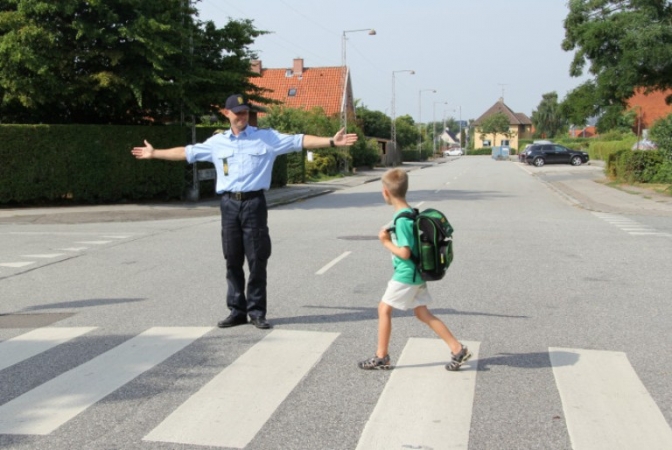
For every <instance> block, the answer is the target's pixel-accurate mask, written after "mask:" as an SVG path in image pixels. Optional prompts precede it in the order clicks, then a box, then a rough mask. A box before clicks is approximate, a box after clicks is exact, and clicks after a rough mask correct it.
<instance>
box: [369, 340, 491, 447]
mask: <svg viewBox="0 0 672 450" xmlns="http://www.w3.org/2000/svg"><path fill="white" fill-rule="evenodd" d="M464 344H465V345H467V346H468V347H469V349H470V350H471V353H472V354H473V356H472V359H471V360H470V362H467V363H466V364H465V365H464V366H462V368H461V369H460V370H459V371H458V372H448V371H446V370H445V369H444V365H445V364H446V363H447V362H448V360H449V355H450V350H449V349H448V347H447V346H446V344H445V343H444V342H443V341H442V340H440V339H420V338H411V339H409V340H408V342H407V344H406V347H404V350H403V352H402V354H401V356H400V358H399V363H398V364H397V366H396V367H395V368H394V370H393V371H392V374H391V375H390V379H389V381H388V382H387V384H386V385H385V389H384V390H383V393H382V394H381V397H380V399H379V400H378V403H377V404H376V407H375V409H374V410H373V413H372V414H371V417H370V418H369V421H368V422H367V423H366V426H365V427H364V431H363V433H362V436H361V438H360V440H359V444H358V445H357V449H358V450H374V449H380V450H388V449H407V448H408V449H410V448H418V449H430V448H432V449H439V448H440V449H453V448H461V449H465V448H467V447H468V445H469V429H470V427H471V412H472V406H473V400H474V392H475V388H476V359H477V358H478V349H479V345H480V344H479V343H478V342H465V343H464ZM448 405H450V407H448Z"/></svg>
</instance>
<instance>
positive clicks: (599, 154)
mask: <svg viewBox="0 0 672 450" xmlns="http://www.w3.org/2000/svg"><path fill="white" fill-rule="evenodd" d="M635 142H637V136H635V135H633V134H630V135H629V136H627V137H625V138H622V139H621V140H617V141H610V140H605V139H599V140H596V139H594V140H591V141H590V144H589V145H588V150H587V151H588V154H589V155H590V159H600V160H602V161H607V160H608V159H609V155H611V154H613V153H618V152H620V151H622V150H628V151H630V149H631V148H632V146H633V145H634V144H635Z"/></svg>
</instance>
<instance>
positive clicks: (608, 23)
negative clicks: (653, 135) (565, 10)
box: [562, 0, 672, 107]
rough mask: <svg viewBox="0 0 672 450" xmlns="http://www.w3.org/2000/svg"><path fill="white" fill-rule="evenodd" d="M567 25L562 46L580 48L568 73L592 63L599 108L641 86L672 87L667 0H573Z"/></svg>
mask: <svg viewBox="0 0 672 450" xmlns="http://www.w3.org/2000/svg"><path fill="white" fill-rule="evenodd" d="M564 26H565V39H564V40H563V42H562V48H563V50H565V51H576V53H575V55H574V60H573V61H572V64H571V66H570V75H572V76H580V75H582V74H583V71H584V68H585V66H586V64H587V63H589V65H590V66H589V72H590V73H591V74H592V75H593V76H594V80H592V81H591V82H592V83H593V84H594V87H595V98H596V99H597V100H598V103H597V104H598V105H599V106H603V107H607V106H613V105H623V104H624V103H625V101H626V100H627V99H628V98H630V97H631V96H632V95H633V94H634V91H635V89H636V88H639V87H641V88H644V89H645V90H647V91H654V90H665V89H667V88H670V87H672V76H671V74H672V4H671V3H670V2H669V1H663V0H570V1H569V14H568V15H567V18H566V19H565V22H564ZM670 100H672V97H668V102H669V101H670Z"/></svg>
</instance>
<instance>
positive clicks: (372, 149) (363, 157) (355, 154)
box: [350, 135, 380, 167]
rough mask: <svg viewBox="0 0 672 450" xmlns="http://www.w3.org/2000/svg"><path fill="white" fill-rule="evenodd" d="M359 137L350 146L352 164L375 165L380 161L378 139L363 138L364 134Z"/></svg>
mask: <svg viewBox="0 0 672 450" xmlns="http://www.w3.org/2000/svg"><path fill="white" fill-rule="evenodd" d="M359 137H360V140H358V141H357V142H356V143H355V145H353V146H352V147H351V148H350V155H351V156H352V165H353V166H354V167H374V166H375V165H376V164H378V163H379V162H380V150H379V149H378V141H376V140H375V139H362V138H363V136H361V135H360V136H359Z"/></svg>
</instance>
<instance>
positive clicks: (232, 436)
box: [143, 330, 338, 448]
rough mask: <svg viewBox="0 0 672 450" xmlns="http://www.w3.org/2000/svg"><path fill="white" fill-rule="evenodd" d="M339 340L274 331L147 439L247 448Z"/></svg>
mask: <svg viewBox="0 0 672 450" xmlns="http://www.w3.org/2000/svg"><path fill="white" fill-rule="evenodd" d="M337 336H338V333H323V332H312V331H289V330H274V331H272V332H271V333H269V334H268V335H267V336H266V337H265V338H264V339H262V340H261V341H260V342H258V343H257V344H255V345H254V346H253V347H252V348H251V349H250V350H248V351H247V352H245V353H244V354H243V355H242V356H240V358H238V359H237V360H236V361H235V362H234V363H233V364H231V365H230V366H228V367H227V368H226V369H224V370H223V371H222V372H221V373H220V374H219V375H217V376H216V377H215V378H213V379H212V380H211V381H210V382H209V383H208V384H206V385H205V386H204V387H203V388H202V389H201V390H200V391H198V392H196V393H195V394H194V395H193V396H191V397H190V398H189V399H188V400H187V401H186V402H185V403H183V404H182V405H181V406H180V407H179V408H178V409H176V410H175V411H174V412H173V413H172V414H171V415H170V416H169V417H168V418H166V420H164V421H163V422H162V423H161V424H159V425H158V426H157V427H156V428H155V429H154V430H153V431H152V432H151V433H149V434H148V435H147V436H145V437H144V439H143V440H145V441H159V442H171V443H180V444H192V445H211V446H217V447H232V448H243V447H245V446H246V445H247V444H248V443H249V442H250V441H251V440H252V439H253V438H254V436H255V435H256V434H257V432H258V431H259V430H260V429H261V427H262V426H263V425H264V423H266V421H267V420H268V419H269V418H270V417H271V415H272V414H273V412H274V411H275V410H276V409H277V407H278V406H279V405H280V404H281V403H282V401H283V400H284V399H285V398H286V397H287V395H289V394H290V392H291V391H292V390H293V389H294V387H295V386H296V385H297V384H298V383H299V382H300V381H301V379H302V378H303V377H304V376H305V374H306V373H307V372H308V371H309V370H310V369H311V368H312V367H313V366H314V365H315V364H316V363H317V361H318V360H319V358H320V357H321V355H322V354H323V353H324V352H325V351H326V350H327V349H328V348H329V346H330V345H331V343H332V342H333V341H334V340H335V339H336V337H337Z"/></svg>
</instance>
